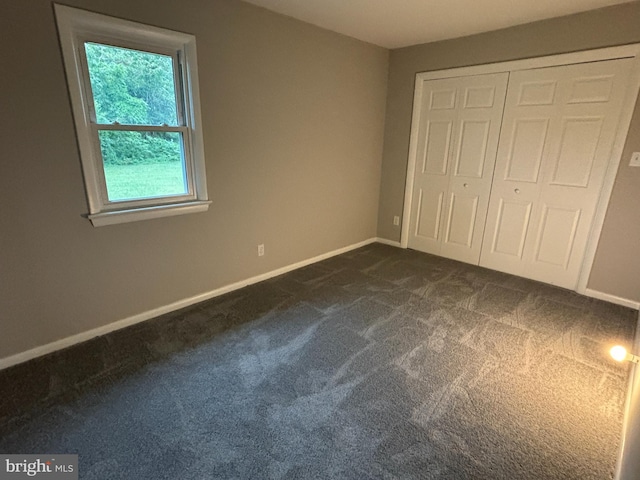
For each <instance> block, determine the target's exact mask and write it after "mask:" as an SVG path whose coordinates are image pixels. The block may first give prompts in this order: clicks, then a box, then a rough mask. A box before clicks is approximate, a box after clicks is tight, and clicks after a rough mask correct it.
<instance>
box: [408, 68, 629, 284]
mask: <svg viewBox="0 0 640 480" xmlns="http://www.w3.org/2000/svg"><path fill="white" fill-rule="evenodd" d="M633 66H634V59H633V58H622V59H616V60H605V61H596V62H585V63H576V64H570V65H557V66H550V67H544V68H530V69H524V68H522V69H518V70H506V71H504V72H495V73H489V74H481V75H465V76H453V75H452V76H450V77H448V78H439V79H424V80H421V79H419V78H418V79H417V82H420V83H419V84H416V97H415V99H414V118H413V123H414V124H413V126H412V140H411V153H410V155H411V156H412V157H413V158H410V162H409V164H410V168H411V171H410V172H408V173H409V174H410V175H408V182H409V180H410V181H411V185H409V183H408V184H407V192H408V195H409V196H408V200H409V208H408V212H407V213H408V215H409V218H408V220H409V222H408V231H407V232H406V233H407V235H406V243H407V246H408V247H409V248H412V249H416V250H420V251H424V252H427V253H433V254H437V255H441V256H444V257H448V258H453V259H456V260H460V261H463V262H467V263H473V264H477V265H481V266H484V267H488V268H491V269H495V270H500V271H504V272H507V273H512V274H515V275H519V276H523V277H527V278H532V279H536V280H540V281H543V282H547V283H551V284H554V285H559V286H563V287H566V288H571V289H575V288H576V285H577V282H578V278H579V275H580V270H581V267H582V265H583V259H584V257H585V250H586V248H587V244H588V241H589V238H590V235H592V226H593V221H594V215H595V213H596V208H597V206H598V202H599V198H600V195H601V192H602V187H603V182H604V179H605V173H606V172H607V168H608V167H609V164H610V162H611V159H612V151H613V148H614V144H615V142H616V138H617V132H618V129H619V123H620V119H621V113H622V111H623V106H624V100H625V98H626V91H627V87H628V84H629V79H630V76H631V71H632V69H633ZM405 218H406V216H405Z"/></svg>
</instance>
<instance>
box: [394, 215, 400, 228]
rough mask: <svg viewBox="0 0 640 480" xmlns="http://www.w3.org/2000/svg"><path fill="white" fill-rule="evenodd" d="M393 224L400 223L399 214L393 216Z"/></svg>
mask: <svg viewBox="0 0 640 480" xmlns="http://www.w3.org/2000/svg"><path fill="white" fill-rule="evenodd" d="M393 224H394V225H396V226H398V225H400V217H399V216H398V215H396V216H395V217H393Z"/></svg>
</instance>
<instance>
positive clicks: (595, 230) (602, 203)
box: [400, 43, 640, 294]
mask: <svg viewBox="0 0 640 480" xmlns="http://www.w3.org/2000/svg"><path fill="white" fill-rule="evenodd" d="M618 58H634V59H635V61H634V66H633V70H632V72H631V77H630V78H629V87H628V89H627V92H626V95H625V100H624V104H623V107H622V112H621V114H620V122H619V124H618V128H617V131H616V138H615V141H614V145H613V149H612V152H611V160H610V162H609V165H608V167H607V171H606V174H605V177H604V180H603V184H602V190H601V191H600V197H599V199H598V205H597V207H596V211H595V214H594V217H593V224H592V227H591V233H590V235H589V240H588V242H587V247H586V249H585V254H584V258H583V261H582V267H581V270H580V276H579V278H578V285H577V287H576V291H577V292H578V293H583V294H584V293H585V292H586V290H587V283H588V281H589V276H590V275H591V268H592V267H593V261H594V259H595V255H596V251H597V249H598V242H599V240H600V234H601V233H602V226H603V225H604V219H605V215H606V212H607V207H608V205H609V199H610V198H611V192H612V190H613V184H614V182H615V179H616V175H617V172H618V166H619V165H620V160H621V157H622V150H623V148H624V144H625V141H626V139H627V133H628V131H629V125H630V123H631V117H632V116H633V111H634V107H635V103H636V100H637V97H638V89H640V43H635V44H631V45H623V46H619V47H609V48H601V49H597V50H585V51H581V52H574V53H565V54H560V55H551V56H546V57H537V58H527V59H523V60H514V61H509V62H499V63H490V64H486V65H474V66H470V67H459V68H451V69H447V70H437V71H432V72H422V73H417V74H416V81H415V89H414V97H413V114H412V118H411V136H410V140H409V157H408V161H407V175H406V182H405V194H404V208H403V213H402V233H401V237H400V246H401V247H402V248H407V245H408V243H409V222H410V215H411V204H412V200H413V199H412V191H413V181H414V171H415V165H416V153H417V147H418V126H419V125H418V124H419V117H420V105H421V104H422V85H423V81H425V80H434V79H441V78H450V77H462V76H469V75H482V74H486V73H497V72H513V71H517V70H528V69H534V68H543V67H554V66H560V65H570V64H576V63H586V62H597V61H603V60H613V59H618Z"/></svg>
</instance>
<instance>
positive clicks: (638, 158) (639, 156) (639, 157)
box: [629, 152, 640, 167]
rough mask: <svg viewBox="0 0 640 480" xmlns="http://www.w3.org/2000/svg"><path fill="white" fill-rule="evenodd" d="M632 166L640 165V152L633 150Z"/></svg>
mask: <svg viewBox="0 0 640 480" xmlns="http://www.w3.org/2000/svg"><path fill="white" fill-rule="evenodd" d="M629 166H630V167H640V152H633V155H631V161H630V162H629Z"/></svg>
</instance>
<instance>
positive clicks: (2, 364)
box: [0, 238, 383, 370]
mask: <svg viewBox="0 0 640 480" xmlns="http://www.w3.org/2000/svg"><path fill="white" fill-rule="evenodd" d="M379 241H380V239H378V238H370V239H368V240H365V241H363V242H358V243H354V244H353V245H348V246H346V247H343V248H339V249H337V250H333V251H331V252H327V253H323V254H322V255H318V256H316V257H312V258H309V259H307V260H302V261H300V262H297V263H292V264H291V265H287V266H285V267H282V268H278V269H276V270H272V271H271V272H267V273H263V274H261V275H256V276H255V277H251V278H248V279H246V280H241V281H239V282H235V283H232V284H230V285H225V286H224V287H220V288H217V289H215V290H212V291H210V292H205V293H201V294H200V295H195V296H193V297H189V298H185V299H183V300H179V301H177V302H173V303H170V304H169V305H164V306H162V307H158V308H154V309H152V310H148V311H146V312H142V313H138V314H136V315H133V316H131V317H128V318H124V319H122V320H118V321H116V322H113V323H109V324H108V325H103V326H102V327H98V328H94V329H92V330H88V331H86V332H82V333H78V334H76V335H72V336H70V337H66V338H63V339H60V340H56V341H55V342H51V343H47V344H46V345H41V346H39V347H35V348H32V349H31V350H27V351H25V352H21V353H17V354H15V355H11V356H9V357H5V358H2V359H0V370H2V369H5V368H8V367H11V366H13V365H17V364H19V363H23V362H26V361H28V360H32V359H34V358H37V357H41V356H43V355H47V354H49V353H53V352H55V351H58V350H62V349H63V348H67V347H70V346H72V345H76V344H78V343H81V342H85V341H87V340H91V339H92V338H95V337H99V336H101V335H105V334H107V333H110V332H113V331H115V330H120V329H121V328H125V327H129V326H131V325H134V324H136V323H140V322H144V321H145V320H150V319H152V318H155V317H158V316H160V315H164V314H165V313H169V312H173V311H175V310H180V309H181V308H185V307H188V306H190V305H194V304H196V303H199V302H204V301H205V300H209V299H211V298H214V297H218V296H220V295H224V294H225V293H229V292H232V291H234V290H238V289H240V288H243V287H246V286H248V285H253V284H254V283H258V282H262V281H264V280H268V279H270V278H273V277H277V276H278V275H282V274H283V273H287V272H290V271H292V270H296V269H298V268H302V267H306V266H307V265H311V264H312V263H317V262H320V261H322V260H326V259H327V258H331V257H334V256H336V255H340V254H343V253H346V252H349V251H351V250H355V249H357V248H360V247H364V246H365V245H369V244H371V243H376V242H379ZM380 243H383V242H380Z"/></svg>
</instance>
